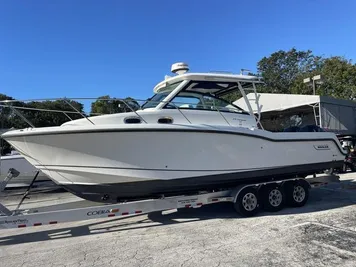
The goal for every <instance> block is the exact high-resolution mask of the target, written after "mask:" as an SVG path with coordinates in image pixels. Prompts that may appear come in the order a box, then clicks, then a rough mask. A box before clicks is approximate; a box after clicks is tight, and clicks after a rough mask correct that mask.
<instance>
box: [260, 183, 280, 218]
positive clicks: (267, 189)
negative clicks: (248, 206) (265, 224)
mask: <svg viewBox="0 0 356 267" xmlns="http://www.w3.org/2000/svg"><path fill="white" fill-rule="evenodd" d="M260 202H261V206H262V207H263V209H264V210H265V211H271V212H277V211H280V210H282V209H283V208H284V203H285V194H284V190H283V188H282V187H281V186H279V185H278V184H267V185H264V186H262V187H261V189H260Z"/></svg>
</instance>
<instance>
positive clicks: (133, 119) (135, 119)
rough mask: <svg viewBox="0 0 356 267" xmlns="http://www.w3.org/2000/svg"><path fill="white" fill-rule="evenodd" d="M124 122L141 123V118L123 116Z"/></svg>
mask: <svg viewBox="0 0 356 267" xmlns="http://www.w3.org/2000/svg"><path fill="white" fill-rule="evenodd" d="M125 123H127V124H133V123H141V119H140V118H138V117H130V118H125Z"/></svg>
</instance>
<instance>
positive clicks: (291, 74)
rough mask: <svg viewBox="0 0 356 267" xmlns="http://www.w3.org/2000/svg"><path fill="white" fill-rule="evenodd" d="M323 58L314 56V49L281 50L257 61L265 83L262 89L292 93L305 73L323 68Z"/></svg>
mask: <svg viewBox="0 0 356 267" xmlns="http://www.w3.org/2000/svg"><path fill="white" fill-rule="evenodd" d="M322 65H323V59H322V58H321V57H318V56H314V55H313V54H312V51H310V50H307V51H297V50H296V49H295V48H292V49H290V50H289V51H283V50H279V51H277V52H275V53H272V54H271V55H270V56H269V57H264V58H262V59H261V60H260V61H259V62H258V63H257V70H258V72H260V73H261V76H262V78H263V81H264V83H265V84H264V85H263V86H260V87H259V90H260V91H263V92H270V93H282V94H285V93H290V92H291V91H292V90H293V87H295V83H296V82H297V81H299V79H298V78H300V77H302V74H303V73H311V72H316V71H319V70H320V69H321V67H322Z"/></svg>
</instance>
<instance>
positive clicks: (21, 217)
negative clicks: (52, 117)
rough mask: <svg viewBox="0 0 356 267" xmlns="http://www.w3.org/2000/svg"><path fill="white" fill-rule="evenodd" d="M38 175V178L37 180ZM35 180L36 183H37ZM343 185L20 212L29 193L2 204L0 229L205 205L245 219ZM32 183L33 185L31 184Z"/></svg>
mask: <svg viewBox="0 0 356 267" xmlns="http://www.w3.org/2000/svg"><path fill="white" fill-rule="evenodd" d="M17 175H18V172H17V171H16V170H11V169H10V170H9V173H8V175H7V177H6V178H5V180H4V181H3V182H1V183H0V189H3V188H5V187H6V183H7V182H8V181H10V180H11V179H12V178H14V177H16V176H17ZM35 178H36V176H35V177H34V180H35ZM34 180H33V181H34ZM333 182H339V177H338V176H336V175H333V174H332V175H324V176H321V177H313V178H310V179H309V178H290V179H284V180H278V181H270V182H261V183H253V184H243V185H240V186H238V187H235V188H231V189H221V190H216V191H209V192H207V191H204V192H199V193H196V194H192V195H180V196H172V197H162V198H158V199H147V200H140V201H130V202H125V203H115V204H103V205H101V203H99V204H100V205H94V204H93V203H92V202H89V201H86V200H79V201H76V202H73V203H69V205H67V207H66V208H63V206H65V205H63V204H58V205H51V206H49V207H40V208H31V209H22V210H21V209H20V205H21V204H22V202H23V201H24V199H25V198H26V197H28V195H29V193H30V192H29V190H30V189H31V188H30V187H29V188H28V190H27V191H26V192H25V194H24V197H23V198H22V199H21V201H20V203H19V204H18V205H17V207H16V209H14V210H12V211H11V210H9V209H8V208H7V207H6V206H4V205H2V204H1V203H0V229H7V228H22V227H32V226H41V225H50V224H58V223H64V222H73V221H84V220H90V219H99V218H108V217H125V216H132V215H139V214H147V213H151V212H157V211H165V210H173V209H183V208H200V207H202V206H205V205H209V204H214V203H221V202H230V203H233V206H234V208H235V210H236V211H237V212H238V213H240V214H241V215H243V216H248V217H249V216H253V215H255V214H257V213H258V211H259V210H260V209H261V208H263V209H264V210H266V211H274V212H276V211H279V210H281V209H282V208H283V207H284V205H288V206H293V207H301V206H304V205H305V204H306V202H307V200H308V196H309V189H310V188H313V187H320V186H323V185H327V184H329V183H333ZM31 184H32V183H31Z"/></svg>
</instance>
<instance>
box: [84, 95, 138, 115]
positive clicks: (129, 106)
mask: <svg viewBox="0 0 356 267" xmlns="http://www.w3.org/2000/svg"><path fill="white" fill-rule="evenodd" d="M139 108H140V105H139V104H138V103H137V102H136V101H135V100H134V99H133V98H131V97H127V98H125V99H123V100H120V99H116V98H110V96H109V95H105V96H101V97H99V98H98V99H97V100H96V101H95V102H93V103H92V104H91V111H90V113H91V115H98V114H113V113H122V112H129V111H133V110H135V111H136V110H138V109H139Z"/></svg>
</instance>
